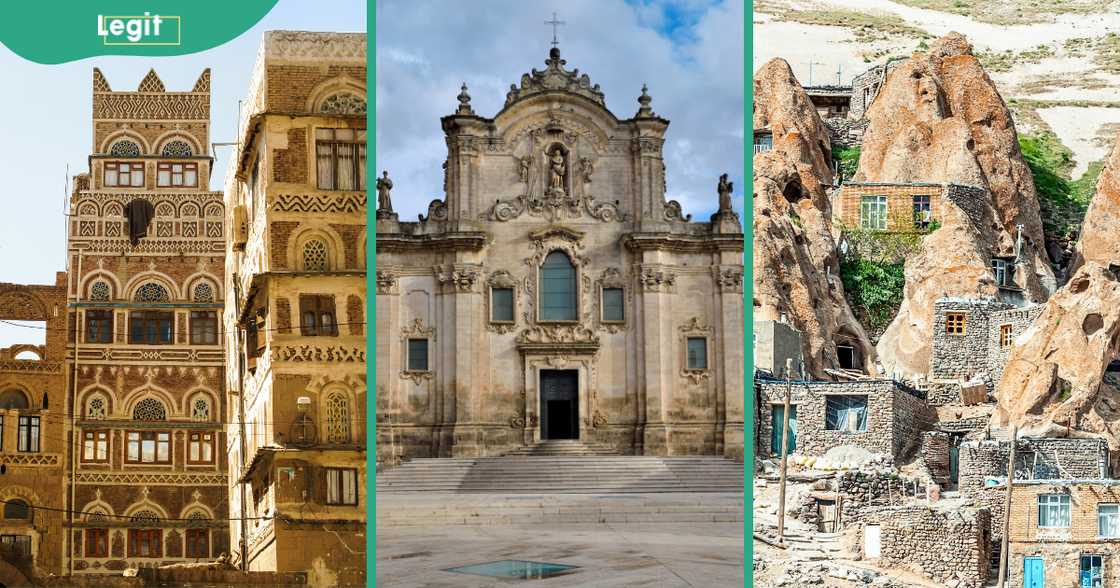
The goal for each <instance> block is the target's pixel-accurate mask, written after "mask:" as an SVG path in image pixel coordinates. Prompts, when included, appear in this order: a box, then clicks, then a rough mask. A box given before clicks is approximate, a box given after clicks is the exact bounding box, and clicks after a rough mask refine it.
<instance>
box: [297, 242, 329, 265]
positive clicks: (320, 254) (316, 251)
mask: <svg viewBox="0 0 1120 588" xmlns="http://www.w3.org/2000/svg"><path fill="white" fill-rule="evenodd" d="M328 269H329V259H328V257H327V244H326V243H324V242H323V241H322V240H321V239H309V240H308V241H307V242H306V243H304V244H303V270H304V271H307V272H325V271H327V270H328Z"/></svg>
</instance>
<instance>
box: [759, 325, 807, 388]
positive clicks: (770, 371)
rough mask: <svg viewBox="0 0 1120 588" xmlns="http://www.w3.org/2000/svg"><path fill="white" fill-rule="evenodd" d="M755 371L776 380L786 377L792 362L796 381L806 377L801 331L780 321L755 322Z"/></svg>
mask: <svg viewBox="0 0 1120 588" xmlns="http://www.w3.org/2000/svg"><path fill="white" fill-rule="evenodd" d="M753 336H754V341H753V344H752V350H753V353H754V364H753V365H754V369H756V370H758V371H761V372H763V373H764V374H767V375H770V376H772V377H776V378H784V377H786V375H787V374H786V362H787V361H789V362H792V366H793V372H792V373H791V374H789V375H790V376H791V377H793V378H796V379H804V377H805V360H804V359H803V358H802V356H801V331H798V330H797V329H795V328H794V327H793V326H792V325H790V324H788V323H784V322H780V321H754V331H753Z"/></svg>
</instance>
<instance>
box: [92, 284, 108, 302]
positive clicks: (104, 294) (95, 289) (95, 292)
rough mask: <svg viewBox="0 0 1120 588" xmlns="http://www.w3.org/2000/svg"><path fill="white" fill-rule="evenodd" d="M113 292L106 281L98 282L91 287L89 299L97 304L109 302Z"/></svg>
mask: <svg viewBox="0 0 1120 588" xmlns="http://www.w3.org/2000/svg"><path fill="white" fill-rule="evenodd" d="M111 292H112V290H111V289H110V288H109V284H108V283H107V282H105V281H104V280H98V281H96V282H94V283H93V285H92V286H90V287H89V299H90V300H94V301H97V302H108V301H109V298H110V295H111Z"/></svg>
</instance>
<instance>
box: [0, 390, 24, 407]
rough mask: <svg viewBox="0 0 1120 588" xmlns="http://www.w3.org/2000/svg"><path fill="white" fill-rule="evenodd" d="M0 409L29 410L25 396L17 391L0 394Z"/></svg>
mask: <svg viewBox="0 0 1120 588" xmlns="http://www.w3.org/2000/svg"><path fill="white" fill-rule="evenodd" d="M0 408H31V404H30V403H29V402H28V401H27V395H26V394H24V393H23V392H20V391H19V390H5V391H3V392H0Z"/></svg>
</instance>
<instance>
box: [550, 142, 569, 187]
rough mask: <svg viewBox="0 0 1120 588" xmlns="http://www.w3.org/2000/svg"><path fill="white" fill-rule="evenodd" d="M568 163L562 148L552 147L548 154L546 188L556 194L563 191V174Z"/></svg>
mask: <svg viewBox="0 0 1120 588" xmlns="http://www.w3.org/2000/svg"><path fill="white" fill-rule="evenodd" d="M567 169H568V165H567V162H566V161H565V158H564V150H563V149H561V148H560V147H554V148H553V149H552V153H550V154H549V156H548V171H549V174H548V190H549V192H554V193H558V194H563V193H564V174H565V172H567Z"/></svg>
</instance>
